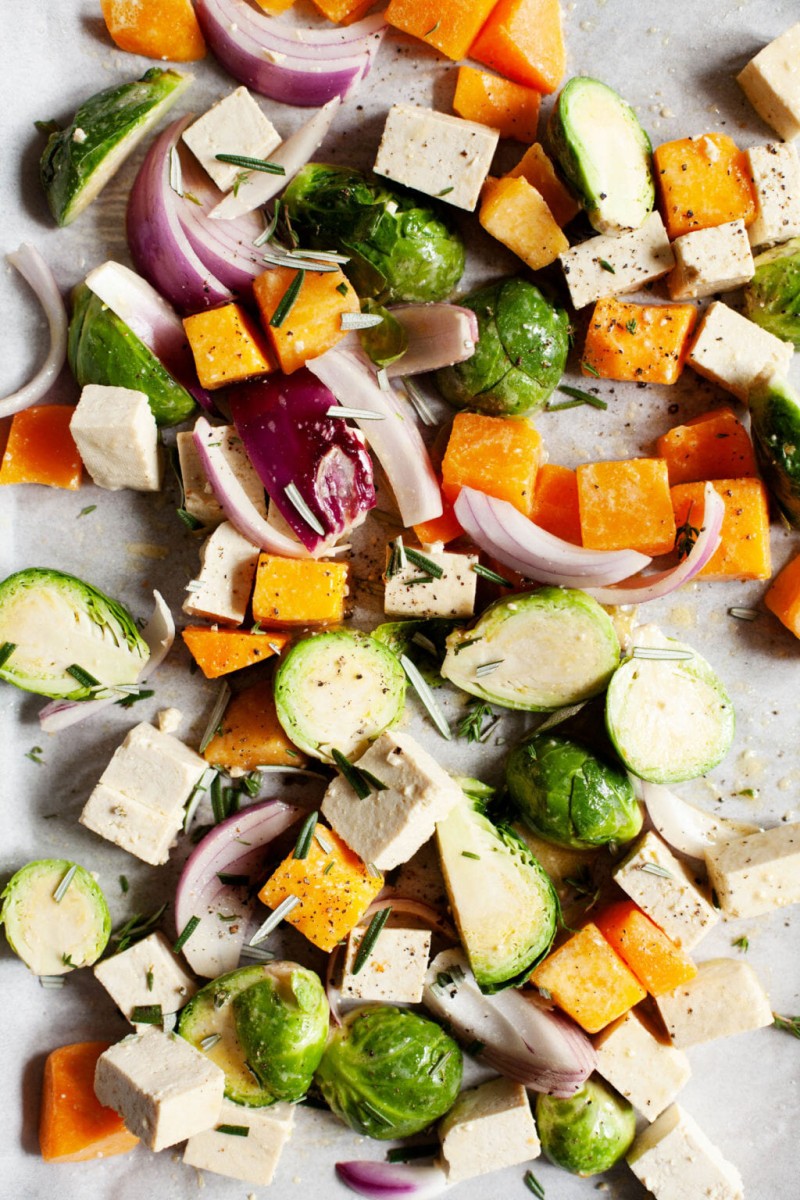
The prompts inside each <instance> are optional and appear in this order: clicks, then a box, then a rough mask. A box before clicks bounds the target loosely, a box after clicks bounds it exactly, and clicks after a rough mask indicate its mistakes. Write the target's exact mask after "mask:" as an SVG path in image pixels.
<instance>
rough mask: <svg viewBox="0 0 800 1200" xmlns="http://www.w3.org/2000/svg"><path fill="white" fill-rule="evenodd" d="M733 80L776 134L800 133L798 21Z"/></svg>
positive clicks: (786, 137) (789, 138)
mask: <svg viewBox="0 0 800 1200" xmlns="http://www.w3.org/2000/svg"><path fill="white" fill-rule="evenodd" d="M736 81H737V83H738V84H739V86H740V87H741V89H742V91H743V92H744V94H745V96H747V99H748V100H749V101H750V103H751V104H752V106H753V108H754V109H755V110H756V112H757V113H758V115H759V116H760V117H761V118H762V120H764V121H766V123H767V124H768V125H771V126H772V128H773V129H774V130H775V132H776V133H777V134H778V136H779V137H782V138H783V140H784V141H785V142H791V141H792V139H793V138H796V137H798V136H800V23H798V24H797V25H792V26H791V27H790V28H789V29H787V30H786V32H785V33H782V34H781V35H780V37H777V38H775V40H774V41H773V42H770V43H769V45H767V46H765V47H764V49H763V50H759V52H758V54H757V55H756V56H755V58H752V59H751V60H750V62H749V63H748V64H747V66H746V67H745V68H744V70H743V71H740V73H739V74H738V75H737V76H736Z"/></svg>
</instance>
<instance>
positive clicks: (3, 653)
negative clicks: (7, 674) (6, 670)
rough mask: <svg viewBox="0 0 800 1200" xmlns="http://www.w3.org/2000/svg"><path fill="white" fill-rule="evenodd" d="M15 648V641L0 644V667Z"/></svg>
mask: <svg viewBox="0 0 800 1200" xmlns="http://www.w3.org/2000/svg"><path fill="white" fill-rule="evenodd" d="M16 648H17V643H16V642H3V644H2V646H0V667H3V666H5V664H6V663H7V662H8V660H9V659H10V658H11V655H12V654H13V653H14V651H15V650H16Z"/></svg>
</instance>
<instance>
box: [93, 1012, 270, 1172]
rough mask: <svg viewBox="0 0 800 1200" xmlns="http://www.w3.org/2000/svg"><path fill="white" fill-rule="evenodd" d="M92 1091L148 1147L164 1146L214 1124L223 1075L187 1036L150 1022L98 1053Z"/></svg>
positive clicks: (157, 1147)
mask: <svg viewBox="0 0 800 1200" xmlns="http://www.w3.org/2000/svg"><path fill="white" fill-rule="evenodd" d="M94 1090H95V1093H96V1095H97V1099H98V1100H99V1101H100V1103H101V1104H105V1105H106V1106H107V1107H108V1108H113V1109H114V1111H115V1112H117V1113H119V1115H120V1116H121V1117H122V1119H123V1121H124V1122H125V1125H126V1126H127V1128H128V1129H129V1130H130V1132H131V1133H134V1134H136V1136H137V1137H138V1138H141V1140H142V1141H143V1142H144V1144H145V1146H147V1147H148V1148H149V1149H150V1150H163V1149H164V1148H165V1147H166V1146H174V1145H175V1144H176V1143H177V1142H182V1141H185V1139H186V1138H188V1137H191V1136H192V1134H195V1133H200V1132H201V1131H202V1130H204V1129H208V1128H210V1126H212V1125H214V1124H215V1122H216V1121H217V1119H218V1118H219V1114H220V1109H221V1108H222V1097H223V1092H224V1090H225V1075H224V1072H223V1071H221V1070H220V1068H219V1067H218V1066H216V1065H215V1064H214V1063H212V1062H211V1060H210V1059H209V1058H208V1057H207V1056H206V1055H205V1054H202V1053H201V1052H200V1051H199V1050H195V1048H194V1046H191V1045H190V1044H189V1043H188V1042H187V1041H185V1040H184V1039H183V1038H181V1037H178V1036H177V1035H176V1034H173V1033H162V1031H161V1030H160V1029H156V1027H155V1026H151V1027H150V1028H149V1029H147V1030H146V1031H145V1032H144V1033H134V1034H131V1035H130V1037H126V1038H123V1040H122V1041H121V1042H117V1044H116V1045H115V1046H111V1047H110V1049H108V1050H106V1052H105V1054H101V1055H100V1058H99V1059H98V1060H97V1068H96V1071H95V1077H94ZM243 1111H248V1110H246V1109H245V1110H243Z"/></svg>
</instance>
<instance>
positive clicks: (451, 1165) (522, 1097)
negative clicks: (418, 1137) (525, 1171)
mask: <svg viewBox="0 0 800 1200" xmlns="http://www.w3.org/2000/svg"><path fill="white" fill-rule="evenodd" d="M439 1140H440V1141H441V1143H442V1158H443V1159H444V1162H445V1166H446V1168H447V1182H448V1183H450V1184H453V1183H460V1182H461V1181H462V1180H463V1179H474V1178H475V1176H476V1175H486V1174H488V1173H489V1172H490V1171H500V1170H502V1169H503V1167H514V1166H517V1164H518V1163H525V1162H529V1161H530V1160H531V1159H532V1158H538V1156H539V1154H540V1153H541V1149H542V1148H541V1145H540V1142H539V1136H538V1134H537V1132H536V1125H535V1124H534V1120H533V1114H532V1113H531V1106H530V1102H529V1100H528V1093H527V1092H526V1091H525V1088H524V1087H523V1086H522V1084H521V1083H512V1082H511V1080H510V1079H490V1080H489V1081H488V1083H482V1084H481V1085H480V1087H476V1088H470V1089H469V1090H468V1091H465V1092H462V1093H461V1095H460V1096H459V1097H458V1099H457V1100H456V1102H455V1104H454V1105H453V1107H452V1108H451V1109H450V1112H449V1113H448V1114H447V1116H446V1117H445V1118H444V1120H443V1121H442V1122H441V1124H440V1125H439Z"/></svg>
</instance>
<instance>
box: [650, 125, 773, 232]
mask: <svg viewBox="0 0 800 1200" xmlns="http://www.w3.org/2000/svg"><path fill="white" fill-rule="evenodd" d="M653 157H654V163H655V174H656V182H657V184H658V192H659V198H660V204H661V215H662V217H663V218H664V224H665V225H666V227H667V233H668V234H669V236H670V240H673V239H674V238H676V237H681V236H682V235H683V234H684V233H689V232H690V231H691V230H692V229H711V228H712V227H713V226H715V225H725V224H726V223H727V222H728V221H738V220H742V221H744V223H745V225H751V224H752V222H753V221H754V220H755V218H756V196H755V191H754V188H753V182H752V179H751V177H750V173H749V170H748V167H747V159H746V157H745V155H744V152H743V151H741V150H740V149H739V148H738V147H737V146H736V144H735V142H734V141H733V140H732V139H731V138H729V137H728V135H727V134H725V133H707V134H705V135H704V136H703V137H694V138H691V137H688V138H679V139H678V140H677V141H675V142H664V144H663V145H661V146H658V147H657V148H656V150H655V151H654V156H653Z"/></svg>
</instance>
